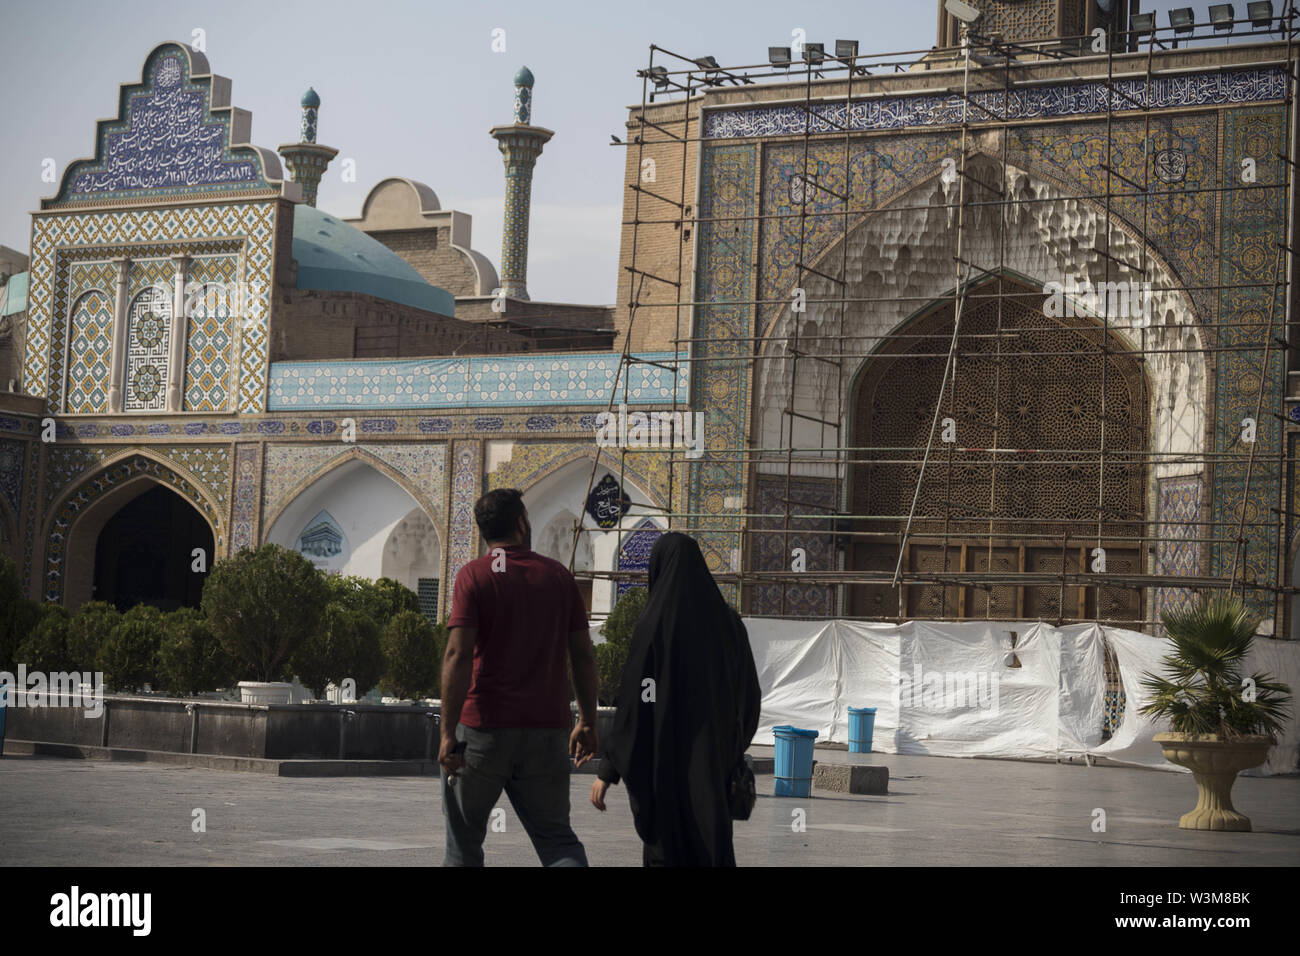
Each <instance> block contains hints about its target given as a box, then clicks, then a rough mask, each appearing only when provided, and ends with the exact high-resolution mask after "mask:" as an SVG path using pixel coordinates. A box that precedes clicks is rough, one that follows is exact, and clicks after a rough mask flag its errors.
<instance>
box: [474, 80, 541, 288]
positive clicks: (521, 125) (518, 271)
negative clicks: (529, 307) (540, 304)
mask: <svg viewBox="0 0 1300 956" xmlns="http://www.w3.org/2000/svg"><path fill="white" fill-rule="evenodd" d="M532 113H533V74H532V71H531V70H529V69H528V67H526V66H525V67H522V68H521V69H520V70H519V72H518V73H516V74H515V121H514V123H513V124H511V125H510V126H494V127H492V129H491V130H490V131H489V132H491V134H492V137H493V138H494V139H495V140H496V141H497V147H498V148H499V149H500V150H501V155H502V156H503V157H504V159H505V164H506V213H505V225H504V228H503V229H502V232H501V289H502V292H503V293H504V294H505V295H506V296H507V297H509V298H512V299H524V300H527V298H528V207H529V205H530V203H531V202H532V195H533V164H534V163H536V162H537V157H538V156H540V155H541V154H542V147H543V146H544V145H546V142H547V140H549V139H550V138H551V137H552V136H554V135H555V133H554V132H553V131H552V130H549V129H542V127H540V126H533V125H531V124H530V122H529V121H530V120H531V119H532Z"/></svg>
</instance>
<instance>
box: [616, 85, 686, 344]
mask: <svg viewBox="0 0 1300 956" xmlns="http://www.w3.org/2000/svg"><path fill="white" fill-rule="evenodd" d="M698 107H699V101H698V100H697V99H692V100H691V101H690V102H689V103H686V102H682V101H678V102H673V103H664V104H654V105H650V106H648V107H647V108H646V119H647V120H649V121H650V122H653V123H655V124H657V125H658V126H659V127H662V129H656V128H655V127H653V126H645V127H643V126H642V125H641V123H640V121H639V114H640V107H637V108H636V109H634V110H633V111H632V114H631V116H630V117H629V120H628V124H627V135H626V136H625V137H624V139H625V140H626V142H627V143H628V144H629V145H628V146H627V147H626V149H625V151H626V154H627V161H626V164H625V166H624V190H623V193H624V195H623V222H624V225H623V227H622V237H621V243H622V245H621V253H620V255H619V279H618V298H617V300H616V304H615V307H614V322H615V326H616V328H617V329H618V336H617V338H616V341H615V347H616V348H620V349H621V348H622V347H623V338H624V336H625V335H626V334H627V332H628V324H629V316H630V315H631V310H630V309H629V308H628V304H629V301H630V299H629V296H630V295H631V294H632V293H633V291H634V290H636V291H637V292H638V296H637V300H636V301H637V303H638V306H637V308H636V310H635V316H634V321H633V323H632V329H631V341H632V349H633V351H658V350H662V349H671V348H672V347H673V339H674V337H675V335H676V334H677V333H676V329H677V324H678V311H679V310H678V309H677V308H676V307H675V304H676V303H677V302H678V301H680V302H683V303H685V302H689V301H690V298H691V289H692V285H693V283H692V281H691V278H692V258H691V250H692V248H693V239H694V234H695V229H696V226H695V224H694V223H692V222H690V221H689V220H690V219H691V217H692V216H693V215H694V214H695V166H696V155H697V152H698V150H697V146H698V144H697V143H694V142H690V143H688V144H687V145H686V148H685V149H683V146H682V143H681V142H680V140H679V139H672V138H671V137H672V136H676V137H682V136H683V134H684V132H685V130H686V128H687V113H688V111H689V134H690V135H689V138H692V139H695V138H698V137H699V135H700V129H699V124H698V122H696V111H697V110H698ZM638 136H642V138H643V142H641V143H638V142H637V137H638ZM647 160H650V161H652V162H653V167H650V166H649V165H647V163H646V161H647ZM650 176H652V177H653V181H652V182H650V181H645V180H646V177H650ZM683 179H684V180H685V183H684V185H685V189H684V190H683ZM633 186H640V188H641V190H642V191H640V192H638V191H637V190H636V189H633V188H631V187H633ZM650 193H656V194H657V195H658V196H662V197H664V198H663V199H659V198H656V196H653V195H650ZM683 196H684V197H685V203H684V204H685V206H686V207H687V208H686V209H680V208H679V207H678V205H674V204H676V203H681V202H682V198H683ZM638 197H639V205H638ZM665 200H671V202H668V201H665ZM679 219H685V220H687V221H685V222H679V221H678V220H679ZM634 221H637V222H639V223H640V226H639V227H638V228H637V229H636V230H635V232H636V256H635V268H637V269H638V270H640V271H641V272H648V273H652V274H653V275H655V276H657V277H658V278H651V277H650V276H641V275H635V274H633V273H631V272H629V271H628V267H630V266H633V265H634V262H633V250H632V239H633V231H634V230H633V226H632V225H631V223H633V222H634ZM679 263H680V266H679ZM679 268H680V281H681V286H680V291H679V289H678V287H676V286H672V285H668V284H665V283H664V282H662V281H660V279H667V280H669V281H671V282H677V281H678V273H679ZM680 316H681V333H680V334H681V336H682V337H683V338H685V337H687V336H689V335H690V330H689V321H690V309H689V308H688V307H687V306H682V308H681V309H680Z"/></svg>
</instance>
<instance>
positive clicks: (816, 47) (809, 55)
mask: <svg viewBox="0 0 1300 956" xmlns="http://www.w3.org/2000/svg"><path fill="white" fill-rule="evenodd" d="M803 58H804V60H805V61H806V62H808V63H811V64H813V65H814V66H817V65H819V64H820V63H821V62H822V61H823V60H825V59H826V46H825V45H824V44H821V43H805V44H804V45H803Z"/></svg>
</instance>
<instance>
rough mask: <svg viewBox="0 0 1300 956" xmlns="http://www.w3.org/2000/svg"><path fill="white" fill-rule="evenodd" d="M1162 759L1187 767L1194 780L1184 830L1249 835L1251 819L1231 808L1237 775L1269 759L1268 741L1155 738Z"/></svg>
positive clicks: (1172, 735)
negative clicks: (1193, 795) (1192, 800)
mask: <svg viewBox="0 0 1300 956" xmlns="http://www.w3.org/2000/svg"><path fill="white" fill-rule="evenodd" d="M1153 739H1154V740H1155V742H1156V743H1158V744H1159V745H1160V749H1161V750H1162V751H1163V752H1164V755H1165V759H1166V760H1168V761H1169V762H1170V763H1176V764H1178V766H1180V767H1186V768H1187V769H1188V770H1190V771H1191V772H1192V776H1193V777H1194V778H1195V779H1196V806H1195V808H1194V809H1192V810H1191V811H1189V812H1187V813H1184V814H1183V815H1182V817H1181V818H1180V819H1179V821H1178V826H1179V827H1181V828H1182V829H1184V830H1235V831H1239V832H1240V831H1247V832H1248V831H1249V830H1250V818H1249V817H1247V816H1246V815H1245V814H1244V813H1239V812H1238V811H1237V810H1236V808H1234V807H1233V805H1232V785H1233V784H1234V783H1236V782H1237V774H1238V773H1240V772H1241V771H1242V770H1247V769H1249V768H1251V767H1258V766H1259V765H1260V764H1262V763H1263V762H1264V761H1265V760H1267V759H1268V748H1269V747H1271V746H1272V744H1271V743H1270V741H1269V739H1268V738H1267V737H1265V736H1263V735H1262V734H1249V735H1245V736H1242V737H1238V738H1236V739H1234V740H1228V739H1226V738H1223V737H1220V736H1219V735H1218V734H1178V733H1165V734H1156V735H1155V737H1154V738H1153Z"/></svg>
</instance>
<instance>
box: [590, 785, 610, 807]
mask: <svg viewBox="0 0 1300 956" xmlns="http://www.w3.org/2000/svg"><path fill="white" fill-rule="evenodd" d="M608 790H609V784H608V783H606V782H605V781H604V780H601V779H600V778H599V777H597V778H596V779H595V781H593V782H592V784H591V805H592V806H593V807H595V808H596V809H597V810H599V811H600V812H601V813H604V812H605V793H606V791H608Z"/></svg>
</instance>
